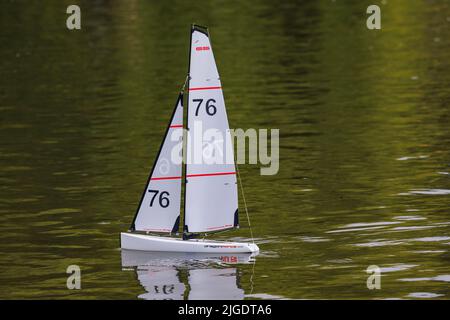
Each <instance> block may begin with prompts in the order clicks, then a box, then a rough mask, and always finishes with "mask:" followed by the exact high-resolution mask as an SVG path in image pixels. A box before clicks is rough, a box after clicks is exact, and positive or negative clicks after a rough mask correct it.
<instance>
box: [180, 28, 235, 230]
mask: <svg viewBox="0 0 450 320" xmlns="http://www.w3.org/2000/svg"><path fill="white" fill-rule="evenodd" d="M188 79H189V80H188V86H189V89H188V92H189V97H188V108H187V109H188V110H187V115H188V116H187V127H188V128H189V134H190V139H188V140H187V144H186V148H187V155H191V156H192V155H194V156H193V158H194V159H197V160H198V158H199V157H200V160H201V161H199V162H196V161H194V159H191V158H189V159H188V163H187V164H186V170H185V171H186V187H185V230H184V231H185V232H189V233H199V232H215V231H220V230H226V229H231V228H234V227H236V226H237V225H236V223H235V222H236V221H237V220H236V217H235V214H236V213H237V208H238V196H237V181H236V168H235V164H234V155H233V150H232V148H231V149H230V148H226V146H225V144H224V142H225V141H231V137H230V132H229V125H228V117H227V113H226V109H225V101H224V97H223V92H222V84H221V81H220V77H219V73H218V70H217V66H216V62H215V59H214V55H213V51H212V47H211V43H210V39H209V34H208V32H207V31H205V30H201V29H199V28H197V27H193V29H192V33H191V48H190V57H189V78H188ZM199 124H200V125H201V128H202V129H203V132H207V131H208V130H210V131H211V130H212V131H213V132H215V133H216V134H217V136H220V137H222V138H221V139H220V138H218V139H216V138H213V139H210V140H208V141H205V139H204V138H203V141H202V142H201V144H202V145H201V147H200V148H199V147H198V146H197V145H195V144H196V143H198V141H197V140H195V141H193V140H194V138H195V136H196V134H197V133H198V131H199V130H200V129H198V128H199V126H198V125H199ZM211 146H213V150H214V152H219V153H220V154H222V155H225V154H226V153H231V154H228V157H226V159H232V161H231V162H229V161H228V162H225V161H224V162H219V163H217V162H213V163H211V162H210V161H208V159H206V158H207V157H205V151H208V150H206V148H211ZM199 154H201V155H199ZM223 159H225V156H224V157H223ZM189 161H190V162H189Z"/></svg>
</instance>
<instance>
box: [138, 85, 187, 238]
mask: <svg viewBox="0 0 450 320" xmlns="http://www.w3.org/2000/svg"><path fill="white" fill-rule="evenodd" d="M182 137H183V95H182V94H180V95H179V97H178V100H177V103H176V106H175V109H174V111H173V114H172V118H171V121H170V124H169V126H168V128H167V130H166V134H165V136H164V140H163V143H162V145H161V148H160V151H159V153H158V156H157V159H156V162H155V164H154V166H153V169H152V171H151V174H150V178H149V180H148V182H147V185H146V187H145V190H144V193H143V195H142V198H141V203H140V205H139V207H138V210H137V213H136V216H135V220H134V221H133V224H132V227H131V229H132V230H138V231H148V232H163V233H169V232H177V231H178V226H179V221H180V218H179V217H180V204H181V170H182V162H181V161H179V162H178V161H174V160H177V159H172V152H173V150H177V146H181V140H182ZM179 150H180V153H181V148H179ZM180 160H181V156H180Z"/></svg>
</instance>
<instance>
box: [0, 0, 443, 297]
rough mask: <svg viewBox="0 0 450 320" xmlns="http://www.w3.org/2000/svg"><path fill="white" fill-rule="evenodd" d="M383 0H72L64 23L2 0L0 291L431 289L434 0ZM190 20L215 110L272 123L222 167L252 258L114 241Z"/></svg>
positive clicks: (437, 169) (439, 174)
mask: <svg viewBox="0 0 450 320" xmlns="http://www.w3.org/2000/svg"><path fill="white" fill-rule="evenodd" d="M383 3H384V4H381V3H380V7H381V10H382V30H368V29H367V28H366V18H367V14H366V13H365V11H366V8H367V6H368V5H369V4H372V3H371V2H368V1H352V2H350V1H348V2H347V1H346V2H344V1H310V2H307V3H306V1H305V2H302V3H297V2H296V1H283V2H282V3H280V4H277V5H274V2H273V1H262V0H256V1H252V2H251V3H250V2H243V3H240V4H234V5H231V4H229V3H228V2H226V1H218V3H216V2H200V1H199V2H195V4H194V5H192V4H191V3H188V2H182V1H164V2H161V3H153V2H150V1H127V2H126V3H125V2H121V1H97V2H95V3H93V2H90V1H81V10H82V29H81V30H80V31H68V30H67V29H66V26H65V20H66V17H67V15H66V13H65V11H66V6H67V4H65V5H64V4H62V3H61V2H60V1H50V2H46V4H45V5H41V4H38V3H29V2H25V1H21V2H17V1H2V3H1V5H0V7H1V10H0V17H1V20H0V21H1V25H0V39H1V43H2V45H1V47H0V58H1V59H0V74H1V76H0V298H2V299H10V298H26V299H40V298H48V299H53V298H56V299H61V298H70V299H80V298H87V299H94V298H96V299H99V298H101V299H137V298H148V299H176V298H186V299H187V298H190V299H195V298H202V297H214V298H230V299H249V298H262V299H264V298H279V299H303V298H307V299H311V298H312V299H314V298H326V299H332V298H339V299H363V298H364V299H388V298H401V299H413V298H416V299H429V298H436V299H449V297H450V289H449V288H450V286H449V282H450V255H449V250H450V105H449V101H450V86H449V85H450V72H449V71H450V44H449V43H450V42H449V39H450V32H449V29H450V28H449V27H450V6H449V3H448V2H446V1H407V0H402V1H392V0H388V1H384V2H383ZM192 22H197V23H199V24H205V25H208V26H209V27H210V32H211V37H212V41H213V46H214V50H215V56H216V60H217V64H218V67H219V71H220V73H221V78H222V84H223V87H224V94H225V100H226V103H227V109H228V114H229V120H230V124H231V126H232V127H234V128H244V129H245V128H256V129H260V128H269V129H270V128H278V129H280V170H279V173H278V174H277V175H274V176H261V175H260V174H259V166H257V165H243V166H240V171H241V175H242V179H243V184H244V187H245V192H246V199H247V203H248V207H249V212H250V216H251V221H252V228H253V233H254V235H255V241H256V242H257V244H258V245H259V246H260V248H261V253H260V254H259V255H258V256H257V257H256V258H255V257H248V256H243V257H241V256H239V257H237V256H236V257H226V256H223V257H192V256H188V257H186V256H181V257H180V256H167V255H162V256H161V255H150V256H149V255H145V254H144V255H142V254H136V253H133V252H121V251H120V249H119V233H120V232H121V231H124V230H126V229H127V228H128V226H129V224H130V222H131V219H132V217H133V215H134V213H135V208H136V205H137V203H138V200H139V197H140V195H141V192H142V189H143V187H144V185H143V184H144V182H145V180H146V179H147V174H148V171H149V170H150V167H151V165H152V163H153V160H154V157H155V154H156V152H157V150H158V148H159V144H160V141H161V138H162V135H163V132H164V130H165V126H166V125H167V121H168V118H169V117H170V113H171V111H172V107H173V104H174V103H175V100H176V97H177V93H178V90H179V88H180V87H181V85H182V84H183V82H184V79H185V76H186V69H187V54H188V42H189V25H190V23H192ZM241 209H242V203H241ZM241 211H243V210H241ZM241 220H242V221H243V223H242V224H243V227H244V228H242V229H240V230H238V231H233V232H230V233H224V234H221V235H218V236H216V238H222V239H230V238H231V239H236V240H237V239H240V240H242V239H244V240H249V238H250V235H249V229H248V228H245V217H244V216H241ZM73 264H75V265H78V266H80V268H81V273H82V282H81V283H82V284H81V286H82V289H81V290H68V289H67V288H66V279H67V276H68V274H66V268H67V267H68V266H69V265H73ZM371 265H376V266H378V267H379V268H380V269H381V273H382V277H381V289H379V290H369V289H368V288H367V286H366V281H367V278H368V276H369V274H367V273H366V269H367V268H368V267H369V266H371Z"/></svg>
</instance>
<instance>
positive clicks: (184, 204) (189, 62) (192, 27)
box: [183, 23, 195, 240]
mask: <svg viewBox="0 0 450 320" xmlns="http://www.w3.org/2000/svg"><path fill="white" fill-rule="evenodd" d="M194 28H195V24H194V23H193V24H192V25H191V29H190V32H189V58H188V69H187V88H186V91H187V94H186V111H185V112H186V132H185V135H187V134H188V133H189V122H188V121H189V88H190V80H191V75H190V71H191V49H192V33H193V32H194ZM186 138H187V137H186ZM183 143H184V144H183V161H184V164H183V171H184V174H183V181H184V184H183V185H184V194H183V240H188V239H189V238H190V237H189V235H188V232H189V230H188V226H187V225H186V185H187V178H186V172H187V171H186V169H187V139H183Z"/></svg>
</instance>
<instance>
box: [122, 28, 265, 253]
mask: <svg viewBox="0 0 450 320" xmlns="http://www.w3.org/2000/svg"><path fill="white" fill-rule="evenodd" d="M187 81H188V82H187V85H188V98H187V112H186V114H187V130H188V131H189V134H190V136H191V137H192V136H195V135H196V132H195V131H196V130H199V129H198V127H199V126H198V125H195V124H199V123H200V124H201V130H203V131H206V130H208V129H211V130H215V131H217V132H220V133H221V134H222V136H223V137H225V138H226V139H228V140H229V141H231V138H230V132H229V126H228V118H227V114H226V109H225V101H224V98H223V93H222V85H221V82H220V78H219V73H218V71H217V67H216V63H215V60H214V55H213V52H212V48H211V43H210V38H209V33H208V29H207V28H205V27H201V26H197V25H193V26H192V29H191V43H190V57H189V73H188V80H187ZM182 131H183V92H181V93H180V95H179V97H178V100H177V103H176V105H175V109H174V111H173V114H172V118H171V120H170V123H169V126H168V127H167V130H166V134H165V137H164V140H163V142H162V145H161V148H160V151H159V153H158V156H157V158H156V161H155V164H154V166H153V169H152V171H151V173H150V177H149V180H148V182H147V185H146V188H145V190H144V193H143V195H142V198H141V201H140V204H139V207H138V209H137V212H136V215H135V217H134V219H133V222H132V225H131V228H130V231H129V232H122V233H121V247H122V248H123V249H132V250H144V251H168V252H203V253H212V252H214V253H239V252H258V251H259V248H258V246H257V245H256V244H254V243H240V242H224V241H213V240H205V239H198V238H199V236H200V235H201V234H209V233H212V232H217V231H223V230H227V229H234V228H237V227H239V219H238V194H237V180H236V167H235V164H234V160H233V161H231V163H230V161H227V162H224V163H223V164H217V163H214V164H208V163H203V162H201V163H196V162H193V163H191V162H189V161H187V163H186V164H185V170H184V171H185V174H184V177H183V175H182V172H183V170H182V165H183V164H182V163H181V162H180V163H174V162H173V161H171V160H170V159H171V156H172V152H173V150H174V148H176V145H177V144H179V141H176V140H175V141H173V138H172V137H173V136H178V137H180V138H181V137H182V136H183V134H182ZM177 133H178V134H177ZM222 142H223V141H222ZM184 146H185V148H186V150H183V151H184V152H185V153H184V154H185V155H186V154H187V155H188V156H189V155H190V156H194V157H195V154H194V155H193V153H194V152H196V151H197V148H194V146H193V142H192V140H191V139H188V140H187V142H186V143H185V144H184ZM221 146H222V147H223V144H221ZM202 148H203V147H202ZM203 151H205V150H200V152H203ZM227 152H230V150H227ZM232 152H233V151H232V150H231V153H232ZM231 158H232V159H234V156H233V157H231ZM183 182H185V188H184V210H183V212H184V219H183V220H184V228H183V237H182V238H176V237H171V235H177V234H178V230H179V224H180V211H181V189H182V188H181V187H182V183H183ZM148 233H157V234H159V235H150V234H148ZM163 234H166V235H169V236H163ZM196 238H197V239H196Z"/></svg>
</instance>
